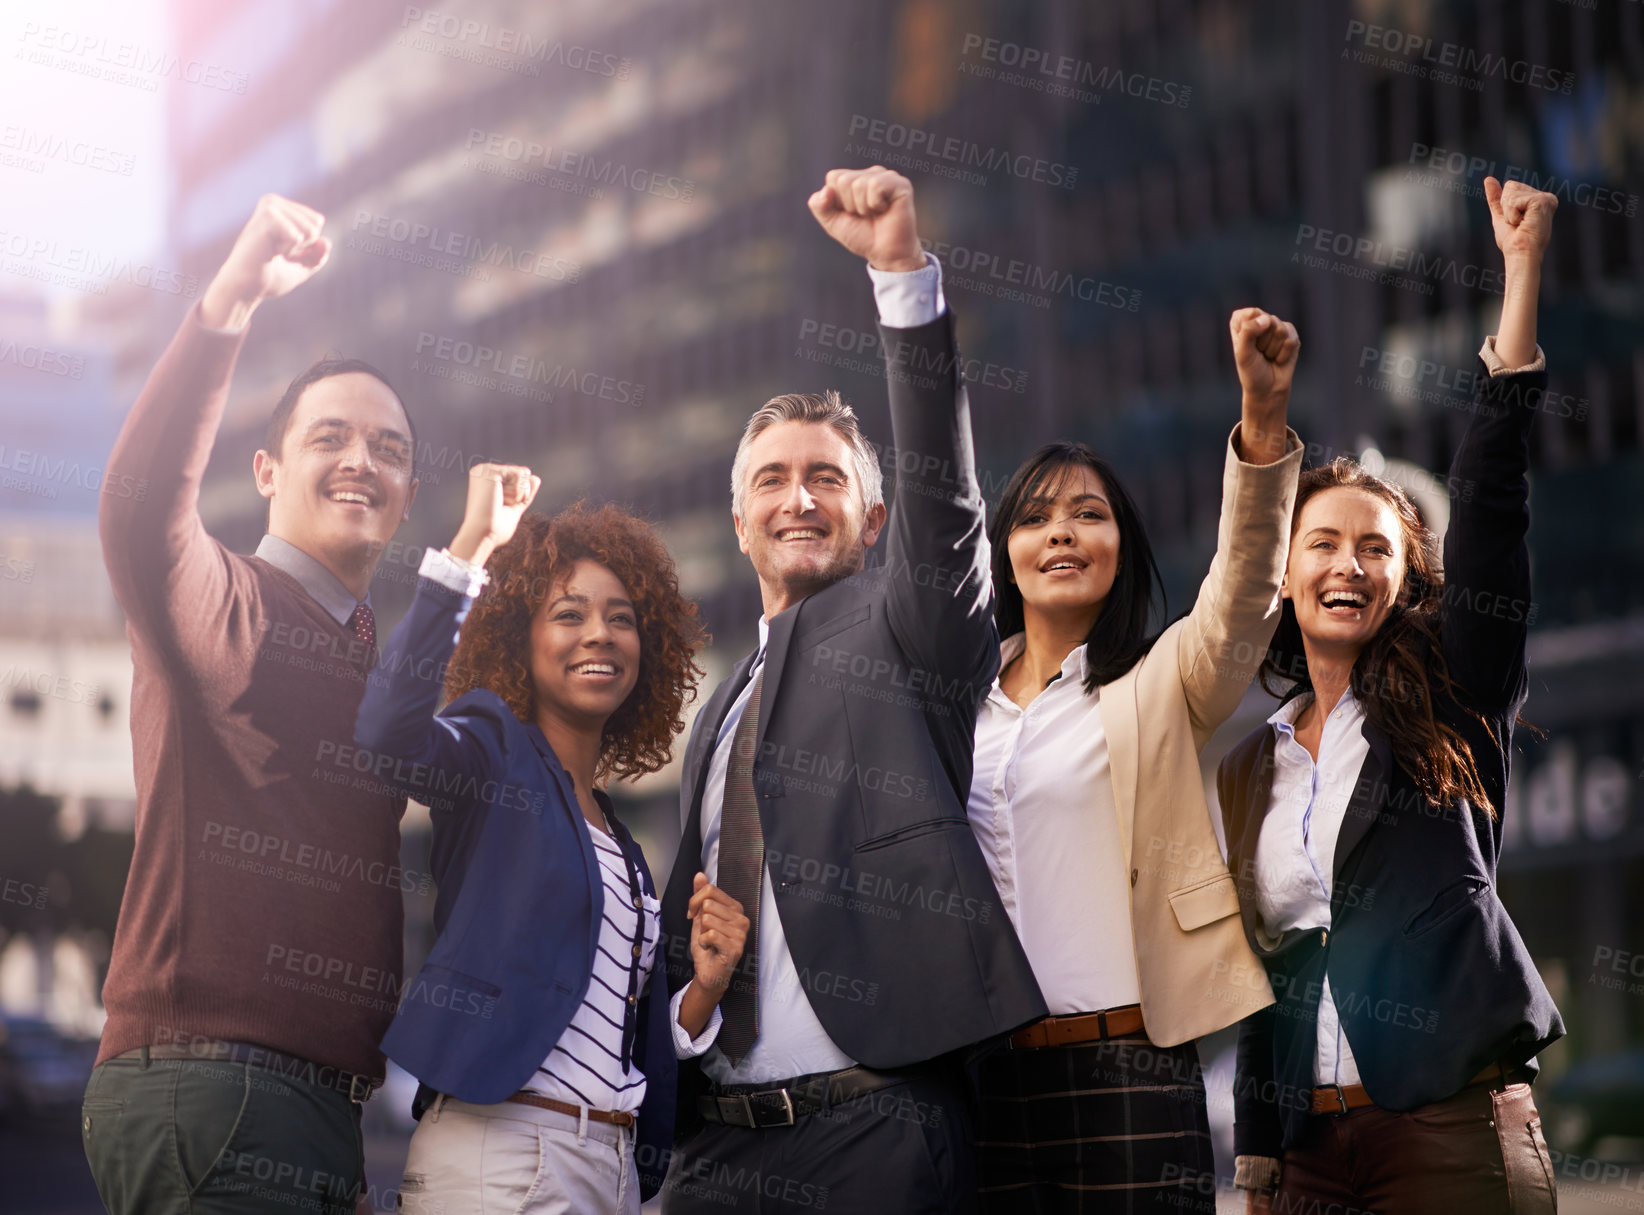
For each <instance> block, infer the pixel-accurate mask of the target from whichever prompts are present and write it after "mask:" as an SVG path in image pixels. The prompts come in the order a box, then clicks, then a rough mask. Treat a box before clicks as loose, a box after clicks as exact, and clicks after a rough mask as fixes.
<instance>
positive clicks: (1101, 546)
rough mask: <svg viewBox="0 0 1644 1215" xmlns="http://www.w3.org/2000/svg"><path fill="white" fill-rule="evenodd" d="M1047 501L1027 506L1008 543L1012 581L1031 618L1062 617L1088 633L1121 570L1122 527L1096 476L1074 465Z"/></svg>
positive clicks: (1054, 483) (1054, 482) (1054, 479)
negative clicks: (1033, 616)
mask: <svg viewBox="0 0 1644 1215" xmlns="http://www.w3.org/2000/svg"><path fill="white" fill-rule="evenodd" d="M1045 488H1046V490H1047V491H1048V494H1047V496H1046V497H1043V498H1039V499H1036V500H1033V501H1028V502H1023V503H1022V506H1021V509H1020V512H1019V514H1018V517H1017V520H1016V523H1015V526H1013V527H1012V528H1011V531H1010V539H1009V541H1008V546H1009V551H1010V568H1011V579H1012V581H1014V582H1015V583H1016V587H1017V589H1018V590H1019V591H1021V593H1022V609H1023V614H1024V615H1026V616H1032V615H1038V616H1041V617H1047V618H1060V619H1063V620H1065V621H1066V622H1067V623H1068V626H1069V627H1070V628H1072V629H1073V630H1074V631H1076V632H1078V633H1080V634H1084V633H1088V632H1089V631H1090V627H1091V625H1093V624H1094V623H1095V622H1096V617H1097V616H1098V615H1100V613H1101V610H1102V604H1103V603H1104V602H1106V600H1107V597H1108V595H1109V594H1110V593H1111V592H1112V590H1113V577H1114V575H1115V574H1116V573H1117V572H1118V568H1119V525H1118V523H1117V522H1116V521H1115V519H1114V515H1113V507H1112V505H1111V503H1110V502H1109V501H1108V492H1107V487H1106V486H1105V485H1103V484H1102V479H1101V477H1099V476H1098V475H1097V474H1096V472H1095V470H1094V469H1092V468H1089V467H1088V466H1086V465H1083V464H1070V465H1068V466H1067V467H1066V468H1065V469H1064V470H1063V471H1062V473H1061V474H1060V475H1056V474H1052V476H1051V478H1050V480H1049V481H1048V482H1047V484H1046V487H1045Z"/></svg>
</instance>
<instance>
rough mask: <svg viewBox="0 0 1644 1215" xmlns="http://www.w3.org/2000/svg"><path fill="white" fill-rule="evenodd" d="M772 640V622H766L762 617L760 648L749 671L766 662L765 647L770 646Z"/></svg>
mask: <svg viewBox="0 0 1644 1215" xmlns="http://www.w3.org/2000/svg"><path fill="white" fill-rule="evenodd" d="M770 640H771V622H770V621H768V620H766V619H765V617H764V616H761V617H760V618H759V648H758V649H757V650H755V651H754V659H753V662H752V663H751V664H750V665H749V666H748V670H750V671H751V670H753V669H754V667H757V666H758V665H759V664H760V663H762V662H764V661H765V647H766V646H767V645H768V644H770Z"/></svg>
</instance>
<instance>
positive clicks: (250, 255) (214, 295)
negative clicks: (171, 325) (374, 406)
mask: <svg viewBox="0 0 1644 1215" xmlns="http://www.w3.org/2000/svg"><path fill="white" fill-rule="evenodd" d="M324 223H325V220H324V217H323V216H321V215H320V213H319V212H317V211H314V210H312V209H310V208H308V207H305V206H303V205H301V204H300V203H294V202H291V201H290V200H289V199H284V198H280V197H278V196H276V195H273V194H266V195H264V196H263V197H262V199H261V200H259V202H258V203H257V209H256V210H255V211H254V212H253V213H252V216H251V219H250V222H248V223H247V224H246V226H245V228H244V229H243V230H242V231H241V232H240V235H239V238H238V239H237V240H236V241H235V242H234V248H233V250H232V251H230V253H229V255H228V259H227V260H226V261H225V262H224V263H223V265H222V268H221V269H220V270H218V272H217V275H216V277H215V278H213V279H212V281H211V285H210V286H209V287H207V288H206V292H205V295H204V296H202V297H201V299H200V303H199V305H198V307H197V308H194V309H191V310H190V311H189V314H188V316H187V318H186V319H185V320H184V321H183V324H182V328H181V329H179V330H178V332H177V336H176V337H175V338H173V339H172V341H171V345H170V346H168V347H167V348H166V352H165V354H163V355H162V356H161V357H160V362H159V363H158V364H157V365H156V366H155V368H154V371H153V373H152V374H150V376H149V378H148V383H147V384H145V385H144V386H143V391H142V392H141V394H139V395H138V397H137V403H136V404H135V405H133V406H132V408H131V412H130V413H129V414H128V415H127V416H126V421H125V425H124V426H123V427H121V430H120V437H119V438H118V439H117V440H115V444H114V451H113V453H112V454H111V455H110V456H109V461H108V471H107V479H108V480H109V481H110V482H111V483H114V484H121V485H131V486H135V487H136V489H135V492H133V493H132V494H131V495H130V496H127V497H117V496H114V495H110V494H105V495H103V498H102V504H101V507H100V509H99V512H98V522H99V525H100V528H101V532H102V540H103V560H104V563H105V564H106V565H107V567H108V572H109V579H110V581H112V583H113V584H114V592H115V594H116V596H118V598H119V600H120V605H121V606H122V607H123V608H124V609H125V612H126V615H127V617H128V618H129V619H130V620H131V621H132V622H133V624H134V625H135V626H137V627H138V628H140V629H143V630H145V631H148V632H150V633H151V634H152V633H153V632H154V631H156V630H160V631H164V632H170V630H168V629H166V625H167V623H168V621H171V620H174V619H175V618H176V616H177V615H178V612H176V611H175V610H173V609H174V608H177V607H184V608H186V607H188V606H190V605H192V606H193V607H194V608H195V610H197V609H198V605H199V604H201V603H217V602H221V601H222V600H223V598H224V596H225V593H226V590H227V580H228V572H227V569H226V567H225V565H224V562H223V555H222V552H221V550H220V548H219V547H218V546H217V545H216V544H215V543H214V542H213V541H212V539H211V537H210V536H208V535H207V534H206V530H205V527H204V525H203V524H202V523H201V522H200V514H199V501H200V482H201V480H202V478H203V477H204V475H205V469H206V464H207V462H208V461H209V460H210V458H211V447H212V444H213V443H214V442H215V441H216V438H217V428H218V426H219V425H220V424H221V423H222V418H223V406H224V404H225V403H226V401H227V399H228V385H229V380H230V378H231V377H232V376H233V373H234V361H235V359H236V357H237V356H238V355H239V351H240V343H241V342H242V341H243V340H244V337H245V327H246V325H247V323H248V322H249V321H250V320H251V314H252V313H253V312H255V311H256V309H257V306H258V305H259V304H260V303H262V301H263V300H266V299H273V298H274V297H276V296H280V295H284V294H285V293H286V292H288V291H290V290H291V289H292V288H293V287H296V286H299V285H300V284H302V283H303V282H305V281H306V280H307V279H308V278H309V276H310V275H312V274H313V273H314V272H315V271H316V270H318V269H319V268H320V267H321V266H323V265H324V264H325V261H326V258H327V257H328V256H329V255H330V252H331V242H330V241H328V240H327V239H326V238H325V237H324V236H322V235H320V230H321V228H322V227H323V225H324ZM120 478H124V479H123V480H121V479H120Z"/></svg>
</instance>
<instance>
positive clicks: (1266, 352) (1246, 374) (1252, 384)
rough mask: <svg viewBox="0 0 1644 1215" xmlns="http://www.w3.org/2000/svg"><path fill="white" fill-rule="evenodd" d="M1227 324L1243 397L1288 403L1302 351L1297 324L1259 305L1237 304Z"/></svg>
mask: <svg viewBox="0 0 1644 1215" xmlns="http://www.w3.org/2000/svg"><path fill="white" fill-rule="evenodd" d="M1227 327H1228V329H1230V330H1231V331H1232V333H1233V363H1234V365H1235V366H1236V367H1237V368H1238V369H1239V387H1240V388H1241V389H1243V390H1244V398H1245V400H1246V401H1247V402H1250V403H1253V404H1260V405H1263V406H1275V405H1282V404H1285V403H1287V402H1288V401H1289V399H1290V383H1291V381H1292V380H1293V379H1294V378H1295V375H1296V356H1297V355H1298V354H1300V353H1301V339H1300V338H1299V337H1297V336H1296V327H1295V326H1294V325H1292V324H1290V323H1289V322H1288V321H1281V320H1280V319H1279V318H1278V317H1276V316H1274V315H1273V314H1272V313H1270V312H1263V311H1262V310H1261V309H1260V308H1240V309H1239V310H1238V311H1236V312H1235V313H1234V314H1233V315H1232V317H1230V318H1229V319H1228V322H1227Z"/></svg>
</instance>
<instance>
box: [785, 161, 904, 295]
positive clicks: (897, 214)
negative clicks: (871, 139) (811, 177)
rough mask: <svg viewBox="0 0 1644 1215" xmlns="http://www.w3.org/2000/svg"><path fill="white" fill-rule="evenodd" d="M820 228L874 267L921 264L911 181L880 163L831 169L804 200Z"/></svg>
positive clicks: (901, 267) (892, 268)
mask: <svg viewBox="0 0 1644 1215" xmlns="http://www.w3.org/2000/svg"><path fill="white" fill-rule="evenodd" d="M807 205H808V206H809V207H810V209H811V214H812V215H814V216H816V222H817V223H819V224H821V225H822V230H823V231H824V232H826V233H827V234H828V235H829V236H831V237H833V238H834V240H836V241H838V242H839V243H840V244H842V245H844V246H845V248H847V249H849V250H850V251H851V252H852V253H854V254H856V255H857V256H858V257H863V258H866V259H867V261H868V265H870V266H872V267H873V268H874V269H875V270H895V271H907V270H917V269H919V268H920V267H921V266H923V265H924V264H925V250H924V249H923V248H922V247H921V246H920V244H919V230H918V225H917V223H916V222H915V219H914V213H913V183H912V182H911V181H909V180H908V179H907V178H906V177H903V176H902V175H901V174H900V173H897V172H895V171H894V170H891V169H887V168H885V167H883V166H882V165H875V166H874V167H873V168H871V169H830V170H829V171H828V177H827V180H826V182H824V183H823V186H822V188H821V189H820V190H818V191H817V192H816V193H815V194H812V195H811V197H810V200H809V202H808V204H807Z"/></svg>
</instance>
